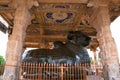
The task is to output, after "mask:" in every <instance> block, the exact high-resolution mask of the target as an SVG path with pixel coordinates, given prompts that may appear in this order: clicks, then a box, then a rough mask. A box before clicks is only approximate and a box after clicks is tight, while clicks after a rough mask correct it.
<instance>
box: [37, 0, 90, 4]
mask: <svg viewBox="0 0 120 80" xmlns="http://www.w3.org/2000/svg"><path fill="white" fill-rule="evenodd" d="M38 2H39V3H66V4H67V3H87V2H88V0H38Z"/></svg>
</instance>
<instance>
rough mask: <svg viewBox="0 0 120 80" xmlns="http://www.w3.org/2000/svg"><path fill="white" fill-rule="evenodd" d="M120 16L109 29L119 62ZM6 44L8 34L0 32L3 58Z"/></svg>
mask: <svg viewBox="0 0 120 80" xmlns="http://www.w3.org/2000/svg"><path fill="white" fill-rule="evenodd" d="M0 21H2V22H3V23H4V24H5V25H7V26H8V24H7V23H6V22H5V21H4V20H3V19H2V18H1V17H0ZM119 27H120V16H119V17H118V18H117V19H116V20H115V21H114V22H112V23H111V25H110V28H111V32H112V36H113V38H114V40H115V42H116V45H117V50H118V54H119V61H120V28H119ZM7 42H8V34H4V33H2V32H1V31H0V55H2V56H3V57H4V58H5V53H6V46H7ZM89 53H90V57H93V53H92V52H91V51H89Z"/></svg>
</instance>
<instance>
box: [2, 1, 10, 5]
mask: <svg viewBox="0 0 120 80" xmlns="http://www.w3.org/2000/svg"><path fill="white" fill-rule="evenodd" d="M10 1H11V0H0V5H3V4H8V3H10Z"/></svg>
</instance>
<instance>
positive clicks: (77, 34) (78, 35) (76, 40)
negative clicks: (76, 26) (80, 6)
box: [67, 31, 91, 47]
mask: <svg viewBox="0 0 120 80" xmlns="http://www.w3.org/2000/svg"><path fill="white" fill-rule="evenodd" d="M67 38H68V41H70V42H72V43H73V44H75V45H79V46H83V47H85V46H87V45H89V43H90V41H91V38H90V37H88V36H87V35H85V34H83V33H82V32H81V31H70V32H69V34H68V37H67Z"/></svg>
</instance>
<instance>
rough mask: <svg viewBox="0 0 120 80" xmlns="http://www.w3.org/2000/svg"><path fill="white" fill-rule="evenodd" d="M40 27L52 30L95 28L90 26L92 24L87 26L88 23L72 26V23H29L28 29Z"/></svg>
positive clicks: (90, 29)
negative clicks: (42, 24)
mask: <svg viewBox="0 0 120 80" xmlns="http://www.w3.org/2000/svg"><path fill="white" fill-rule="evenodd" d="M40 28H43V29H48V30H54V31H71V30H73V31H74V30H83V29H86V31H87V30H88V31H94V30H95V29H94V28H93V27H92V26H89V25H83V26H73V25H51V26H49V25H44V26H41V25H37V24H36V25H34V24H32V25H30V26H29V27H28V29H40Z"/></svg>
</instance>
